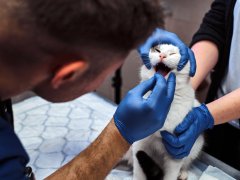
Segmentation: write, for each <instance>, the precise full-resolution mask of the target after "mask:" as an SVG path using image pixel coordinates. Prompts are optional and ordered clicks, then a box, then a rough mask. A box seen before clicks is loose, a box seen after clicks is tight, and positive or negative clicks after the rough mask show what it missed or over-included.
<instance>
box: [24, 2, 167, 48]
mask: <svg viewBox="0 0 240 180" xmlns="http://www.w3.org/2000/svg"><path fill="white" fill-rule="evenodd" d="M27 2H28V6H29V10H30V11H31V16H32V17H33V18H34V21H35V23H36V27H37V28H40V29H42V30H44V31H46V32H47V33H49V34H51V35H52V36H55V37H56V38H58V39H60V40H63V41H64V42H70V43H88V42H89V43H94V42H98V41H99V42H101V43H103V42H105V43H106V44H108V45H114V46H116V47H117V48H122V49H128V50H129V49H131V48H134V47H135V46H136V45H137V44H139V43H140V42H143V41H144V40H145V39H146V38H147V36H149V35H150V33H151V32H152V31H153V30H154V29H155V28H156V27H161V26H163V15H162V10H161V6H160V0H27Z"/></svg>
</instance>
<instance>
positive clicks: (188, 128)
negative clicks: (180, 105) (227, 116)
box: [161, 104, 214, 159]
mask: <svg viewBox="0 0 240 180" xmlns="http://www.w3.org/2000/svg"><path fill="white" fill-rule="evenodd" d="M213 126H214V119H213V117H212V115H211V113H210V112H209V110H208V108H207V106H206V105H205V104H202V105H201V106H199V107H196V108H193V110H192V111H190V112H189V113H188V114H187V116H186V117H185V118H184V120H183V122H182V123H180V124H179V125H178V126H177V127H176V128H175V131H174V133H175V135H173V134H170V133H169V132H167V131H162V132H161V135H162V138H163V143H164V145H165V148H166V150H167V151H168V153H169V154H170V155H171V156H172V157H174V158H176V159H182V158H184V157H185V156H188V155H189V153H190V151H191V149H192V147H193V145H194V143H195V141H196V140H197V138H198V136H199V135H200V134H201V133H202V132H203V131H204V130H206V129H209V128H212V127H213Z"/></svg>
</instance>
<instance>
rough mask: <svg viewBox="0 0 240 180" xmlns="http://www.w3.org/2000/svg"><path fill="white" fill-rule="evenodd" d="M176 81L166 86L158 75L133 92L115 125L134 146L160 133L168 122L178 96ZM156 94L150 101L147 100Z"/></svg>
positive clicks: (118, 115) (118, 113) (115, 117)
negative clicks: (173, 101) (145, 97)
mask: <svg viewBox="0 0 240 180" xmlns="http://www.w3.org/2000/svg"><path fill="white" fill-rule="evenodd" d="M175 84H176V77H175V75H174V74H173V73H171V74H170V75H169V78H168V80H167V82H166V80H165V79H164V77H163V76H161V75H160V74H158V73H156V74H155V75H154V77H152V78H151V79H149V80H147V81H144V82H142V83H141V84H139V85H138V86H136V87H135V88H134V89H132V90H130V91H129V92H128V93H127V95H126V97H125V98H124V99H123V100H122V102H121V103H120V105H119V106H118V108H117V111H116V112H115V114H114V116H113V117H114V122H115V125H116V127H117V128H118V130H119V132H120V133H121V135H122V136H123V137H124V139H125V140H126V141H127V142H128V143H130V144H132V143H134V142H135V141H138V140H140V139H143V138H145V137H147V136H149V135H151V134H153V133H154V132H156V131H157V130H159V129H160V128H161V127H162V126H163V124H164V122H165V119H166V116H167V114H168V111H169V109H170V105H171V103H172V100H173V97H174V92H175ZM150 90H152V93H151V94H150V96H149V97H148V98H147V99H144V98H143V96H144V95H145V94H146V93H147V92H148V91H150Z"/></svg>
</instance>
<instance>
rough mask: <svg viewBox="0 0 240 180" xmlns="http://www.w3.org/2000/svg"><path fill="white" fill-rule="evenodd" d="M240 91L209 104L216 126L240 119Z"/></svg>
mask: <svg viewBox="0 0 240 180" xmlns="http://www.w3.org/2000/svg"><path fill="white" fill-rule="evenodd" d="M239 97H240V89H237V90H235V91H233V92H231V93H229V94H227V95H225V96H223V97H221V98H219V99H217V100H215V101H213V102H211V103H209V104H207V107H208V109H209V111H210V112H211V114H212V116H213V119H214V124H215V125H217V124H222V123H225V122H228V121H230V120H234V119H239V118H240V98H239Z"/></svg>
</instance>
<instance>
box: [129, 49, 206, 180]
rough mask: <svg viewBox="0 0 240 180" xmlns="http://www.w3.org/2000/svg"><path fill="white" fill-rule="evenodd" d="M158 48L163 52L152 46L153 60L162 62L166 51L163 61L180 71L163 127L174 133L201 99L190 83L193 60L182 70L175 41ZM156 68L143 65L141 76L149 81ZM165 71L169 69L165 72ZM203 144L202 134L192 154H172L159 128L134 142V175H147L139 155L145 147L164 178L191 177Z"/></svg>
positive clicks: (169, 179)
mask: <svg viewBox="0 0 240 180" xmlns="http://www.w3.org/2000/svg"><path fill="white" fill-rule="evenodd" d="M158 48H159V49H161V52H154V50H151V52H150V53H149V57H150V60H151V64H152V65H153V66H155V65H156V64H157V63H158V62H159V57H158V56H159V53H161V54H162V53H164V57H161V59H162V62H163V63H164V64H165V65H166V66H168V67H169V68H171V69H170V71H171V72H174V73H175V74H176V89H175V95H174V100H173V102H172V104H171V108H170V111H169V114H168V116H167V118H166V121H165V124H164V126H163V128H162V129H161V131H162V130H166V131H168V132H171V133H173V132H174V129H175V127H176V126H177V125H178V124H180V123H181V122H182V120H183V119H184V117H185V116H186V115H187V113H188V112H189V111H190V110H191V109H192V107H194V106H197V105H198V102H197V101H196V100H195V94H194V90H193V89H192V87H191V84H190V77H189V70H190V63H188V64H187V65H186V66H185V67H184V69H183V70H182V71H180V72H178V71H177V70H176V68H177V64H178V62H179V60H180V54H179V50H178V48H177V47H175V46H172V45H160V46H159V47H158ZM162 51H163V52H162ZM164 51H165V52H164ZM165 56H166V57H165ZM155 72H156V69H154V68H152V69H150V70H148V69H147V68H146V67H145V66H142V68H141V71H140V76H141V80H142V81H145V80H147V79H149V78H151V77H152V76H153V75H154V74H155ZM165 74H167V73H166V72H165ZM167 76H168V75H167ZM167 76H166V78H167ZM150 93H151V92H148V93H147V94H146V95H145V98H147V96H148V95H149V94H150ZM159 108H161V107H159ZM203 144H204V138H203V136H202V135H201V136H200V137H199V138H198V139H197V141H196V143H195V144H194V146H193V148H192V150H191V152H190V154H189V156H188V157H186V158H184V159H182V160H175V159H173V158H171V157H170V155H169V154H168V153H167V151H166V150H165V147H164V145H163V143H162V138H161V135H160V131H157V132H156V133H154V134H153V135H151V136H149V137H147V138H145V139H143V140H140V141H138V142H135V143H134V144H133V146H132V153H133V176H134V178H133V179H135V180H143V179H147V178H146V175H145V174H144V172H143V170H142V168H141V167H140V164H139V159H138V158H137V157H136V154H137V153H138V152H139V151H144V152H145V153H146V154H147V155H148V156H149V157H151V158H152V159H153V160H154V161H155V163H156V164H157V165H158V166H159V167H161V169H162V170H163V174H164V177H163V179H164V180H176V179H178V178H179V179H187V176H188V173H187V170H188V167H189V165H190V164H191V162H192V161H193V160H194V159H195V158H196V157H197V156H198V154H199V152H200V151H201V149H202V147H203ZM130 159H131V158H130ZM143 163H144V162H143ZM149 168H151V167H149ZM153 177H154V176H153ZM158 178H159V177H158ZM152 179H154V178H152Z"/></svg>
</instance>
